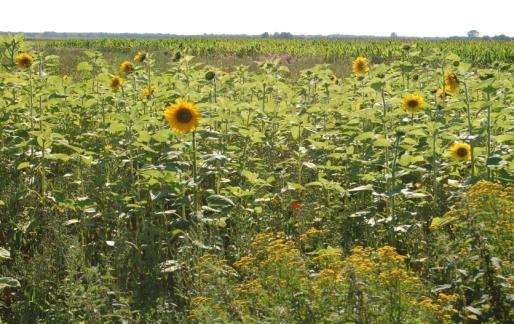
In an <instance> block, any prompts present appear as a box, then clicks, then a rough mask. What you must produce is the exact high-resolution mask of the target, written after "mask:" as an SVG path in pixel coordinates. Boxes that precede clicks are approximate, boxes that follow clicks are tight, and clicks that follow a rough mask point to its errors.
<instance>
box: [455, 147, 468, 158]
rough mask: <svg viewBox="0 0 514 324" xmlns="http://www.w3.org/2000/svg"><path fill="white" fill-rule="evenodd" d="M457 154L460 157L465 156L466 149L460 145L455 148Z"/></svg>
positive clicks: (466, 153)
mask: <svg viewBox="0 0 514 324" xmlns="http://www.w3.org/2000/svg"><path fill="white" fill-rule="evenodd" d="M457 155H458V156H460V157H465V156H466V155H468V150H466V149H465V148H463V147H461V148H459V149H458V150H457Z"/></svg>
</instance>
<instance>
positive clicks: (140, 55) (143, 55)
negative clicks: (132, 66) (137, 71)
mask: <svg viewBox="0 0 514 324" xmlns="http://www.w3.org/2000/svg"><path fill="white" fill-rule="evenodd" d="M146 56H147V55H146V53H145V52H137V54H136V56H134V61H135V62H139V63H141V62H144V61H145V60H146Z"/></svg>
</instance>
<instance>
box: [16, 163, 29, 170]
mask: <svg viewBox="0 0 514 324" xmlns="http://www.w3.org/2000/svg"><path fill="white" fill-rule="evenodd" d="M29 167H30V162H21V163H20V164H18V167H17V168H16V170H23V169H26V168H29Z"/></svg>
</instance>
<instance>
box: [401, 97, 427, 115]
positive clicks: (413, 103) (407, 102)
mask: <svg viewBox="0 0 514 324" xmlns="http://www.w3.org/2000/svg"><path fill="white" fill-rule="evenodd" d="M425 106H426V103H425V100H424V99H423V97H421V96H420V95H417V94H410V95H407V96H405V97H404V98H403V103H402V108H403V110H405V111H407V112H410V113H415V112H418V111H420V110H421V109H423V108H425Z"/></svg>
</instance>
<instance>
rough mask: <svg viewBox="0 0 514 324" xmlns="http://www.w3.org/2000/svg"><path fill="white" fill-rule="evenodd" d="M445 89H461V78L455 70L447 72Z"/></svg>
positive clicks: (449, 90)
mask: <svg viewBox="0 0 514 324" xmlns="http://www.w3.org/2000/svg"><path fill="white" fill-rule="evenodd" d="M444 83H445V90H446V91H447V92H452V93H455V92H458V91H459V79H458V78H457V75H456V74H455V73H453V72H447V73H446V75H445V76H444Z"/></svg>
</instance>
